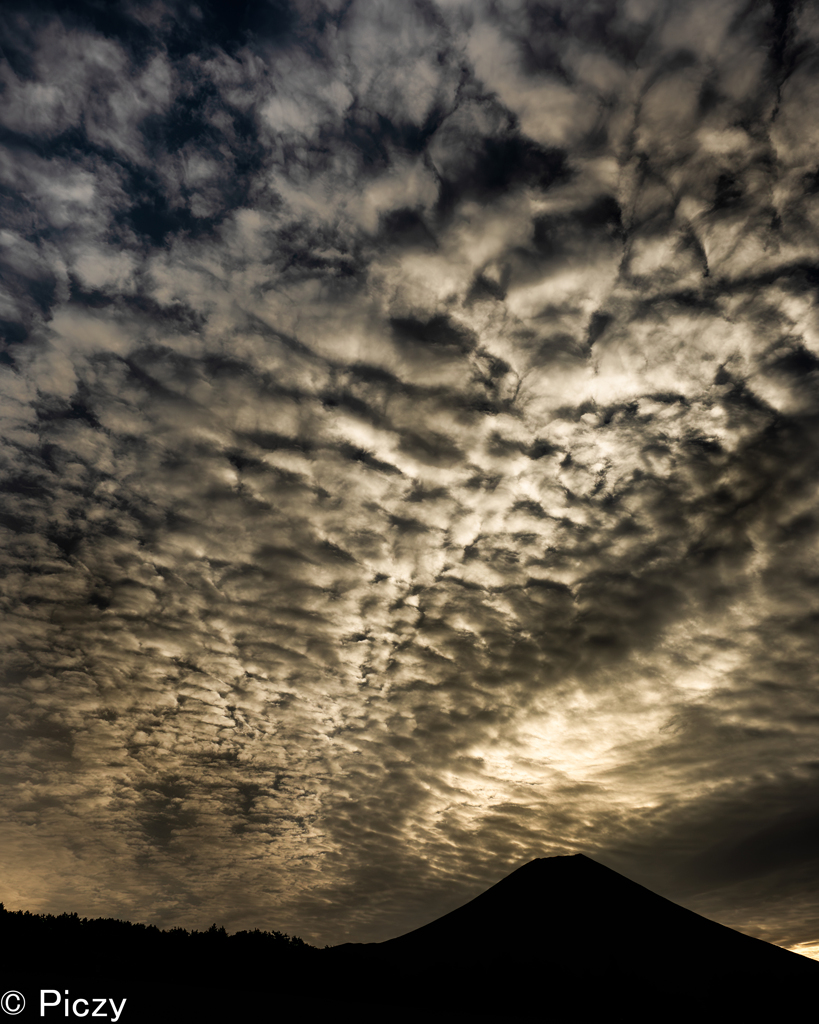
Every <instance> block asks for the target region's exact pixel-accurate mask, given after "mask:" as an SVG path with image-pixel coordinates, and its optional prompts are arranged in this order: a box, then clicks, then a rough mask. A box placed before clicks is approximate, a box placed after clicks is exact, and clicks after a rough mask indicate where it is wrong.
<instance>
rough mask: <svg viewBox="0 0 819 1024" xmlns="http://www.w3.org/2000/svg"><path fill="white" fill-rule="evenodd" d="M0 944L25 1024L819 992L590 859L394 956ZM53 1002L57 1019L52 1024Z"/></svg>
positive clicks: (90, 928) (240, 942) (53, 939)
mask: <svg viewBox="0 0 819 1024" xmlns="http://www.w3.org/2000/svg"><path fill="white" fill-rule="evenodd" d="M0 941H2V943H3V948H4V949H5V950H7V951H8V952H7V953H6V955H5V958H4V963H3V965H2V969H1V970H2V981H0V987H2V990H3V991H7V990H9V989H12V988H14V989H19V990H20V991H21V992H22V993H23V995H24V996H25V998H26V1000H27V1005H26V1009H25V1010H24V1011H23V1012H22V1013H21V1014H20V1015H19V1016H17V1019H18V1020H26V1019H34V1018H35V1017H36V1018H37V1019H45V1020H48V1019H54V1020H57V1019H58V1018H59V1019H60V1020H65V1019H66V1014H65V1009H66V1006H67V1008H68V1016H69V1019H78V1016H79V1014H77V1015H75V1012H74V1010H75V1007H74V1000H76V999H77V998H80V999H81V1000H82V999H87V1000H88V1006H89V1008H91V1007H92V1006H93V1007H95V1008H96V1013H97V1014H98V1016H99V1017H100V1018H101V1017H102V1014H103V1012H104V1013H105V1015H106V1016H105V1019H108V1020H113V1019H114V1016H115V1014H116V1012H117V1010H118V1009H120V1007H121V1010H120V1013H119V1017H118V1019H120V1020H122V1021H123V1022H125V1024H131V1022H142V1021H152V1020H182V1021H200V1020H201V1021H214V1022H217V1021H223V1020H224V1021H245V1020H247V1021H253V1020H262V1019H272V1017H274V1016H276V1017H278V1016H280V1015H282V1014H285V1013H286V1014H287V1015H288V1016H291V1015H292V1016H294V1017H296V1018H297V1019H302V1020H308V1021H309V1020H325V1019H327V1020H330V1019H338V1018H339V1017H340V1018H341V1019H356V1020H360V1021H370V1020H372V1021H375V1020H379V1021H382V1020H389V1021H411V1020H421V1019H425V1020H430V1019H432V1020H444V1019H446V1020H449V1021H453V1020H455V1021H457V1020H464V1021H466V1020H469V1021H473V1020H496V1021H518V1020H519V1021H530V1020H531V1021H550V1022H551V1021H555V1022H556V1021H586V1020H589V1021H591V1020H598V1019H606V1020H623V1021H625V1020H629V1021H633V1020H646V1021H648V1020H652V1021H655V1020H664V1019H682V1018H684V1017H689V1018H690V1017H694V1016H696V1017H698V1018H704V1019H705V1020H710V1019H717V1018H720V1019H721V1018H724V1019H739V1017H740V1016H744V1017H749V1019H761V1018H763V1017H765V1016H769V1015H770V1016H773V1017H775V1018H779V1019H786V1018H788V1017H790V1016H792V1015H795V1014H796V1012H797V1010H799V1009H801V1008H802V1006H804V1005H805V1001H806V1000H807V999H810V1000H811V1001H812V1000H813V999H814V998H815V993H816V992H817V991H819V964H816V963H814V962H813V961H811V960H808V959H807V958H805V957H800V956H797V955H796V954H794V953H789V952H788V951H787V950H784V949H781V948H779V947H777V946H772V945H770V944H768V943H765V942H762V941H761V940H759V939H754V938H751V937H749V936H747V935H742V934H741V933H739V932H736V931H733V930H732V929H730V928H725V927H724V926H722V925H719V924H715V923H714V922H713V921H708V920H706V919H705V918H702V917H700V916H698V915H697V914H694V913H692V912H691V911H688V910H685V909H683V908H682V907H679V906H677V905H676V904H674V903H671V902H670V901H668V900H666V899H663V898H662V897H661V896H657V895H655V894H654V893H652V892H650V891H649V890H647V889H645V888H643V887H642V886H640V885H637V884H636V883H635V882H631V881H629V880H628V879H626V878H624V877H623V876H622V875H619V874H617V873H616V872H614V871H611V870H609V869H608V868H605V867H603V866H602V865H600V864H597V863H596V862H595V861H592V860H590V859H589V858H587V857H583V856H580V855H578V856H575V857H552V858H548V859H541V860H535V861H532V862H531V863H529V864H526V865H524V866H523V867H522V868H519V869H518V870H517V871H515V872H513V873H512V874H511V875H509V876H507V877H506V878H504V879H502V880H501V881H500V882H499V883H498V884H497V885H495V886H493V887H492V888H491V889H489V890H487V891H486V892H485V893H482V894H481V895H480V896H478V897H477V898H476V899H474V900H472V901H471V902H470V903H468V904H466V905H465V906H463V907H461V908H459V909H458V910H455V911H453V912H452V913H451V914H447V915H446V916H445V917H442V918H439V919H438V920H436V921H433V922H432V923H431V924H428V925H425V926H424V927H422V928H419V929H417V930H415V931H413V932H409V933H408V934H406V935H402V936H399V937H398V938H395V939H391V940H389V941H387V942H382V943H369V944H347V945H343V946H336V947H333V948H331V949H324V950H321V949H316V948H315V947H313V946H310V945H308V944H307V943H304V942H302V941H301V940H300V939H297V938H291V937H289V936H287V935H283V934H281V933H279V932H260V931H254V932H238V933H236V934H235V935H227V934H226V933H225V931H224V929H222V928H217V927H216V926H215V925H214V926H213V927H212V928H210V929H209V930H208V931H206V932H186V931H184V930H182V929H172V930H171V931H167V932H161V931H159V930H158V929H156V928H152V927H145V926H143V925H134V924H129V923H127V922H122V921H111V920H92V921H88V920H81V919H79V918H78V917H77V916H76V915H62V916H60V917H51V916H39V915H31V914H24V913H21V912H16V913H9V912H2V913H0ZM65 989H68V996H67V998H68V1000H69V1001H68V1003H67V1004H66V1002H65V999H66V996H65V994H64V990H65ZM41 990H48V993H49V994H48V995H46V996H45V997H44V998H45V1002H46V1003H47V1004H51V1003H53V1004H54V1005H53V1007H52V1006H51V1005H47V1006H45V1007H44V1008H43V1009H42V1016H41V1004H40V1000H41V995H40V993H41ZM58 997H59V999H60V1002H59V1005H57V1000H58ZM93 998H96V999H106V1000H111V1002H107V1003H105V1004H99V1003H92V1002H91V1000H92V999H93ZM123 998H125V999H126V1000H127V1001H126V1003H125V1005H124V1006H122V1003H121V1000H122V999H123ZM85 1006H86V1004H85V1003H83V1002H80V1003H78V1004H77V1006H76V1009H77V1010H79V1011H82V1010H83V1009H85ZM90 1016H91V1015H90V1013H89V1017H90Z"/></svg>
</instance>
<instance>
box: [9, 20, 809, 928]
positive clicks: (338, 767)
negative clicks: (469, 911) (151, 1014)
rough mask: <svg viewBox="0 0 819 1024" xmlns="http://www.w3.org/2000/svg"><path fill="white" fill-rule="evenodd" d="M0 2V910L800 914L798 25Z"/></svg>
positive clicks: (803, 730)
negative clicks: (476, 907) (0, 869)
mask: <svg viewBox="0 0 819 1024" xmlns="http://www.w3.org/2000/svg"><path fill="white" fill-rule="evenodd" d="M2 19H3V20H2V33H3V40H4V50H3V53H4V60H3V64H2V69H0V75H2V83H3V88H4V94H3V95H4V102H3V105H2V111H0V121H1V122H2V126H3V135H2V139H0V142H1V143H2V147H1V148H0V177H2V181H3V196H2V202H3V203H4V206H3V226H2V231H1V232H0V261H2V268H3V280H4V288H5V291H4V292H3V296H2V308H0V321H2V325H3V327H4V337H5V342H4V348H3V352H2V367H0V386H2V388H3V400H2V415H3V418H4V426H3V433H2V439H3V440H2V449H1V450H0V456H1V457H2V492H3V494H2V520H0V522H2V525H3V528H4V530H5V535H4V537H5V539H4V542H3V546H2V555H0V558H2V562H3V569H4V582H3V588H4V589H3V602H4V604H3V607H4V615H5V616H6V622H7V625H6V627H5V628H4V642H5V644H6V645H7V648H8V653H7V657H6V665H7V666H8V668H7V679H6V686H5V688H4V690H3V698H2V699H3V702H4V715H5V721H6V723H7V724H6V737H7V738H6V739H4V747H3V761H2V772H3V778H4V780H5V782H6V792H7V794H8V800H7V804H6V809H5V810H4V812H3V813H4V829H5V833H4V834H6V835H7V836H8V839H7V850H8V854H7V862H6V864H5V868H6V872H7V877H8V878H9V879H10V881H9V883H8V884H9V886H10V890H9V895H8V899H7V900H6V902H9V903H10V905H11V904H16V903H20V904H21V905H22V904H25V905H26V906H31V907H32V909H38V907H39V908H42V909H52V908H56V907H57V905H58V904H59V906H60V909H64V907H63V903H61V902H60V901H61V900H62V901H67V903H66V906H67V905H68V903H70V905H71V906H70V908H69V909H77V910H78V912H82V913H89V914H90V913H92V912H93V913H106V914H108V913H111V914H115V915H120V916H126V915H127V916H130V917H137V918H141V919H150V920H155V921H157V922H158V923H180V924H185V925H187V926H192V925H199V924H200V923H203V922H204V919H205V918H207V922H205V923H209V922H210V921H211V920H213V919H214V917H218V918H220V919H222V920H224V921H225V922H226V923H227V924H232V923H233V924H235V926H236V927H252V926H255V925H260V926H267V927H271V926H275V927H276V928H284V929H286V930H288V931H291V932H296V933H298V934H302V935H304V936H305V937H313V938H315V939H318V940H321V941H336V940H341V939H342V938H345V937H353V938H383V937H386V936H387V935H388V934H391V933H395V932H397V931H399V930H401V928H402V927H408V926H410V925H416V924H420V923H422V922H423V921H424V920H425V919H428V918H429V917H431V916H433V914H434V913H436V912H442V911H443V910H448V909H452V907H453V906H454V905H455V904H456V903H457V902H458V901H459V900H460V899H466V898H468V897H469V896H471V895H474V894H476V893H477V891H479V890H480V889H481V888H482V887H484V886H485V885H486V884H488V883H490V882H492V881H494V880H496V879H497V877H499V876H500V875H501V874H502V873H503V872H504V871H505V870H507V869H509V868H511V867H513V866H515V865H516V864H518V863H519V862H521V861H522V860H525V859H527V858H529V857H532V856H540V855H544V854H549V853H562V852H571V851H575V850H581V849H582V850H584V851H586V852H592V853H594V852H595V851H597V852H599V853H600V854H601V855H602V856H605V857H608V858H609V860H610V862H612V863H615V862H616V863H615V866H619V867H621V868H622V869H625V870H626V871H627V872H628V871H631V872H632V873H635V874H638V873H639V872H644V873H647V874H651V871H652V868H651V863H652V858H653V857H659V856H660V854H662V855H663V856H664V857H665V858H666V860H667V863H668V864H669V865H671V866H670V867H669V868H668V873H667V874H663V872H662V871H655V876H656V881H655V884H656V885H657V887H658V888H663V886H669V885H671V884H672V882H671V876H672V874H673V875H674V878H675V879H676V882H675V883H674V884H676V885H677V886H678V890H679V892H680V894H681V895H682V896H683V897H684V898H686V899H688V900H689V901H696V900H700V904H698V905H700V906H702V907H706V908H707V909H709V912H710V913H712V914H713V916H717V917H719V916H720V915H722V919H727V918H726V915H728V916H731V915H733V916H732V918H731V920H732V922H733V923H735V924H738V925H740V926H743V927H748V928H751V929H752V930H756V932H757V933H759V934H765V935H769V936H772V937H775V938H776V939H777V940H778V941H783V942H789V943H795V942H797V941H808V940H810V939H811V938H812V937H813V933H811V934H807V932H806V931H804V929H803V930H800V927H799V925H798V921H797V919H798V915H799V913H803V917H804V918H805V919H806V920H807V919H810V920H811V921H812V920H813V917H810V914H809V913H808V911H807V910H805V907H806V906H808V905H810V906H812V905H813V904H811V903H810V900H812V899H813V896H811V895H810V893H813V892H814V888H815V887H814V888H812V887H811V886H812V885H813V883H810V884H808V882H809V868H810V865H811V864H813V862H814V861H815V856H814V852H815V851H814V846H815V841H814V840H815V835H814V832H815V829H814V826H813V824H812V821H813V818H812V814H813V806H814V803H815V799H814V798H815V794H814V789H813V788H812V787H813V783H812V782H811V781H810V780H811V779H812V777H813V776H812V774H811V773H812V772H813V767H812V765H813V764H814V760H815V733H816V718H815V715H816V710H815V708H814V701H813V697H812V693H813V691H814V689H815V678H814V677H815V672H814V669H813V667H812V666H814V665H815V664H816V653H817V652H816V642H815V640H814V635H815V632H816V631H815V629H814V628H813V627H814V625H815V622H814V620H815V616H816V608H815V600H814V594H815V587H816V565H815V559H816V539H817V536H819V527H818V526H817V517H816V510H815V504H816V503H815V484H814V481H815V480H816V478H817V465H816V455H815V452H816V451H817V443H816V442H817V436H816V431H817V423H819V419H817V413H819V408H818V406H817V399H818V398H819V391H817V379H819V376H818V375H817V368H818V367H819V333H818V332H819V326H817V321H816V312H815V305H814V292H815V284H816V269H815V268H816V259H817V256H816V251H815V242H814V237H815V230H814V226H815V225H814V221H815V220H816V216H817V213H816V209H817V208H816V188H815V187H814V186H815V181H814V179H815V177H816V173H817V171H816V163H815V139H814V135H815V131H814V128H813V120H812V118H811V111H812V110H813V109H814V107H815V100H816V96H815V93H816V88H817V87H816V74H815V61H816V41H817V29H816V25H815V24H814V20H815V19H813V16H812V13H811V12H810V11H809V10H808V9H807V8H802V7H799V8H796V7H794V8H792V9H791V8H787V9H786V8H785V7H782V6H781V5H780V6H777V7H776V9H775V10H774V9H772V8H768V7H767V6H765V5H757V6H755V7H753V8H747V9H746V8H745V7H742V6H741V5H738V4H733V5H732V4H725V5H722V6H718V7H714V6H713V5H711V6H704V5H698V4H695V3H690V4H683V5H680V4H674V5H669V4H662V3H659V4H653V3H636V2H635V3H631V2H629V3H621V4H615V3H612V4H608V5H605V4H604V5H602V6H601V5H596V6H594V7H592V6H590V5H588V4H582V3H581V4H579V5H578V4H564V5H557V6H554V5H553V6H552V7H549V8H548V9H547V8H545V7H543V5H539V4H517V3H515V4H492V5H481V4H469V5H460V4H457V3H442V4H439V5H431V4H412V3H402V4H397V5H396V4H375V5H373V4H367V5H362V4H352V5H350V4H346V5H341V4H333V3H325V4H318V3H315V4H314V3H310V2H306V0H305V2H303V3H291V4H284V3H281V4H279V3H277V4H263V3H252V4H245V5H239V6H237V7H231V8H230V10H228V9H227V8H225V9H222V8H221V7H219V6H218V5H213V4H208V5H203V6H202V7H201V9H198V8H197V9H193V8H190V9H188V8H187V7H183V6H179V5H173V4H154V5H148V4H139V3H137V4H114V5H106V6H105V8H99V9H98V8H97V7H96V6H93V5H69V6H67V7H63V6H60V5H54V6H51V7H48V6H45V5H42V6H41V7H40V8H39V9H38V12H37V14H36V16H34V15H32V14H30V13H29V12H27V11H26V10H24V9H23V8H21V7H17V6H14V5H8V6H7V7H6V8H4V12H3V14H2ZM814 774H815V773H814ZM89 864H92V865H93V870H90V869H89V868H88V865H89ZM790 870H798V872H801V873H802V874H800V877H803V876H804V878H805V880H806V881H805V887H804V892H806V893H808V895H807V896H805V897H804V900H803V902H802V903H800V902H799V901H800V897H799V895H798V893H797V892H796V890H795V889H793V888H790V889H789V888H788V887H787V885H786V883H785V881H784V878H785V875H786V874H787V872H788V871H790ZM652 877H654V876H652ZM755 887H756V888H755ZM776 892H779V893H781V894H783V896H782V898H783V900H785V903H783V907H785V909H783V910H782V912H781V913H779V914H778V912H777V911H776V910H774V909H771V907H772V901H773V900H774V897H775V893H776ZM754 894H756V896H755V895H754ZM754 899H757V900H758V901H762V902H761V903H759V904H758V905H762V904H764V905H765V907H766V908H767V909H766V910H765V913H764V914H763V913H761V912H757V911H756V910H754V906H755V904H754ZM37 900H39V901H40V902H39V904H38V907H34V906H32V904H33V902H36V901H37ZM788 901H789V902H788ZM805 901H807V902H805ZM786 904H787V906H786ZM200 908H202V909H201V910H200ZM800 908H801V910H800ZM200 912H201V913H202V914H203V915H204V917H203V918H202V921H201V922H200V919H199V916H198V915H199V914H200ZM810 913H814V912H813V911H810ZM777 914H778V916H777ZM766 915H767V916H766ZM814 916H815V914H814ZM271 922H273V924H272V925H271Z"/></svg>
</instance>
